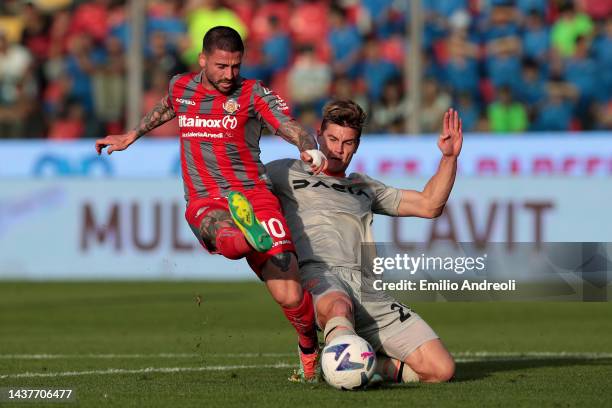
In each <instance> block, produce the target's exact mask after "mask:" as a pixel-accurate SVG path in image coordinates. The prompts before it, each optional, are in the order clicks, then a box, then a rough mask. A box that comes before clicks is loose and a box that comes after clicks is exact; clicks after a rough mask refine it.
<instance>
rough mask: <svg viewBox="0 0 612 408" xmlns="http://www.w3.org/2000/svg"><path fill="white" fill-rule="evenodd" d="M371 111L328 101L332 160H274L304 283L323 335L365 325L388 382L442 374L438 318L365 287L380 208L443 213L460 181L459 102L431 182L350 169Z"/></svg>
mask: <svg viewBox="0 0 612 408" xmlns="http://www.w3.org/2000/svg"><path fill="white" fill-rule="evenodd" d="M364 121H365V114H364V112H363V110H362V109H361V107H359V105H357V104H356V103H354V102H352V101H348V100H338V101H332V102H330V103H328V104H327V105H326V106H325V108H324V110H323V121H322V124H321V129H320V130H319V132H318V141H319V146H320V150H321V151H322V152H323V153H324V154H325V156H326V157H327V159H328V167H327V170H326V172H325V174H318V175H315V174H313V173H312V171H311V170H310V168H309V167H308V166H305V165H304V164H303V163H302V162H301V161H299V160H292V159H284V160H277V161H273V162H271V163H268V164H267V165H266V171H267V174H268V176H269V177H270V179H271V181H272V184H273V189H274V192H275V194H276V196H277V197H278V198H279V199H280V201H281V204H282V206H283V210H284V213H285V217H286V219H287V222H288V224H289V228H290V230H291V231H292V235H293V237H294V242H295V246H296V248H297V253H298V259H299V264H300V275H301V280H302V285H303V286H304V287H305V288H306V289H308V290H310V291H311V293H312V295H313V298H314V307H315V312H316V317H317V323H318V325H319V327H321V328H323V329H324V336H325V337H324V339H325V342H326V343H329V342H330V341H331V340H332V339H333V338H335V337H337V336H341V335H346V334H357V335H359V336H361V337H363V338H364V339H365V340H367V341H368V342H369V343H370V344H371V345H372V346H373V347H374V348H375V349H376V350H377V351H378V353H379V359H378V362H377V372H378V373H379V374H380V375H381V376H382V377H383V379H384V380H387V381H395V382H414V381H423V382H442V381H448V380H449V379H451V378H452V377H453V375H454V371H455V363H454V360H453V358H452V356H451V355H450V353H449V352H448V351H447V349H446V348H445V347H444V345H443V344H442V341H441V340H440V339H439V338H438V336H437V335H436V333H435V332H434V331H433V330H432V329H431V327H429V325H428V324H427V323H426V322H425V321H424V320H423V319H422V318H421V317H420V316H419V315H418V314H416V313H415V312H414V311H412V310H410V309H409V308H408V307H406V306H404V305H402V304H400V303H398V302H397V301H395V300H394V299H393V298H391V297H390V296H387V295H386V294H385V293H384V292H381V293H380V296H379V297H378V298H376V299H371V298H370V299H368V298H366V297H363V296H362V293H361V277H362V276H361V259H360V257H361V244H362V243H365V242H373V241H374V239H373V237H372V232H371V226H370V225H371V223H372V219H373V213H377V214H384V215H389V216H393V217H410V216H412V217H422V218H434V217H437V216H439V215H440V214H441V213H442V210H443V209H444V206H445V204H446V202H447V200H448V197H449V194H450V192H451V189H452V186H453V184H454V181H455V174H456V170H457V157H458V156H459V153H460V152H461V146H462V143H463V135H462V130H461V119H460V118H459V115H458V113H457V112H456V111H454V110H453V109H449V110H448V111H447V112H446V113H445V114H444V119H443V126H442V133H441V134H440V136H439V138H438V147H439V149H440V151H441V152H442V158H441V159H440V165H439V167H438V170H437V172H436V174H434V176H433V177H432V178H431V179H430V180H429V182H428V183H427V185H426V186H425V188H424V189H423V191H415V190H402V189H397V188H393V187H389V186H386V185H385V184H383V183H381V182H379V181H377V180H374V179H372V178H370V177H368V176H366V175H364V174H359V173H352V174H350V175H348V176H346V175H345V170H346V168H347V167H348V166H349V164H350V162H351V159H352V157H353V154H355V152H356V151H357V148H358V147H359V140H360V136H361V130H362V128H363V124H364Z"/></svg>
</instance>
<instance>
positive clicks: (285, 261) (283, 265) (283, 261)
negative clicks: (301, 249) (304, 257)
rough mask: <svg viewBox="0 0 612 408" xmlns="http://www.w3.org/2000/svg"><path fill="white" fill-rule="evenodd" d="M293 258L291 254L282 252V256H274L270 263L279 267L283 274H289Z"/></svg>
mask: <svg viewBox="0 0 612 408" xmlns="http://www.w3.org/2000/svg"><path fill="white" fill-rule="evenodd" d="M291 257H292V254H291V252H282V253H280V254H276V255H273V256H272V258H270V262H272V264H273V265H275V266H276V267H278V269H280V270H281V272H288V271H289V268H290V267H291Z"/></svg>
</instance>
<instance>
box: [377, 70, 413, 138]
mask: <svg viewBox="0 0 612 408" xmlns="http://www.w3.org/2000/svg"><path fill="white" fill-rule="evenodd" d="M407 114H408V101H407V100H406V99H405V98H404V88H403V84H402V81H401V80H391V81H389V82H387V83H386V84H385V87H384V89H383V94H382V97H381V98H380V101H379V102H378V103H376V104H375V105H374V107H373V108H372V119H371V121H370V126H369V130H370V131H374V132H377V133H385V132H387V131H388V129H390V128H391V127H392V125H393V124H394V123H396V122H400V123H402V128H403V123H404V122H405V120H406V116H407Z"/></svg>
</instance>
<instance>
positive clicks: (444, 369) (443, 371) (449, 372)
mask: <svg viewBox="0 0 612 408" xmlns="http://www.w3.org/2000/svg"><path fill="white" fill-rule="evenodd" d="M454 375H455V361H454V360H453V358H452V357H450V356H448V357H447V358H443V359H440V360H438V361H436V362H435V363H433V364H432V365H431V366H430V370H429V373H427V374H426V375H425V377H426V378H425V380H426V381H427V382H434V383H439V382H446V381H449V380H450V379H451V378H453V376H454Z"/></svg>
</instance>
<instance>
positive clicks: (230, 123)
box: [178, 115, 238, 129]
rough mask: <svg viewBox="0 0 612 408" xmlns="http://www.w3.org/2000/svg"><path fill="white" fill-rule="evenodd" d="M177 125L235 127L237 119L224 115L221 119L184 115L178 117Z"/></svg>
mask: <svg viewBox="0 0 612 408" xmlns="http://www.w3.org/2000/svg"><path fill="white" fill-rule="evenodd" d="M178 121H179V127H200V128H220V127H221V126H223V127H224V128H225V129H236V127H237V126H238V119H236V118H235V117H234V116H227V115H226V116H225V117H224V118H223V119H206V118H201V117H199V116H197V115H196V117H195V118H190V117H187V116H185V115H179V117H178Z"/></svg>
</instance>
